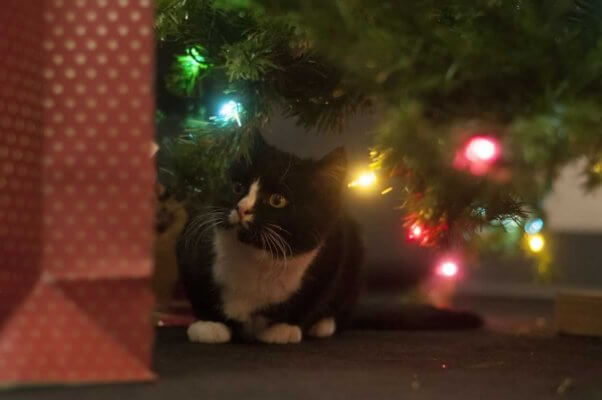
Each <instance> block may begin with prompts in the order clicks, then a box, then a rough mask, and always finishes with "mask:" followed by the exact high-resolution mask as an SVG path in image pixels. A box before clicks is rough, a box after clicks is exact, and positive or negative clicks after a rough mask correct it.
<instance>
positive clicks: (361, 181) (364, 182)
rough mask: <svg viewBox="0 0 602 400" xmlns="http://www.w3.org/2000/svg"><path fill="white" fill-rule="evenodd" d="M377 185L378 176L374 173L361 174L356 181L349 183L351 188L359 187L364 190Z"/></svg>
mask: <svg viewBox="0 0 602 400" xmlns="http://www.w3.org/2000/svg"><path fill="white" fill-rule="evenodd" d="M375 183H376V174H375V173H374V172H372V171H367V172H362V173H360V174H359V175H358V176H357V178H356V179H355V180H353V181H352V182H351V183H349V185H348V186H349V187H355V186H358V187H360V188H362V189H367V188H369V187H371V186H373V185H374V184H375Z"/></svg>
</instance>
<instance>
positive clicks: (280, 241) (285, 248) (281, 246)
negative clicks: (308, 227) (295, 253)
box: [264, 224, 292, 269]
mask: <svg viewBox="0 0 602 400" xmlns="http://www.w3.org/2000/svg"><path fill="white" fill-rule="evenodd" d="M269 225H272V226H276V227H278V226H277V225H274V224H266V225H265V226H264V229H265V232H266V233H267V235H268V236H269V237H270V238H271V240H272V241H273V242H274V244H275V246H276V247H277V248H278V250H279V252H280V253H281V254H282V258H283V259H284V267H285V269H286V267H287V265H288V258H287V255H292V248H291V246H290V245H289V244H288V242H287V241H286V240H285V239H284V238H283V237H282V235H281V234H279V233H278V232H276V231H275V230H274V229H273V228H271V227H270V226H269ZM278 228H280V227H278ZM283 230H284V229H283ZM275 261H276V260H275Z"/></svg>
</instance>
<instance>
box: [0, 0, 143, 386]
mask: <svg viewBox="0 0 602 400" xmlns="http://www.w3.org/2000/svg"><path fill="white" fill-rule="evenodd" d="M45 4H46V6H45V7H39V4H36V3H35V2H27V1H22V0H6V1H5V2H4V3H3V6H2V7H1V8H0V53H1V54H3V57H2V58H1V59H0V87H2V89H3V90H2V91H0V247H2V255H3V258H4V254H7V255H8V257H6V259H7V261H6V263H7V265H8V268H2V269H0V381H10V382H27V381H36V382H70V381H74V382H75V381H113V380H131V379H151V378H152V377H153V375H152V373H151V372H150V371H149V370H148V366H149V365H150V354H151V353H150V350H151V340H152V329H151V326H150V318H149V315H150V312H151V308H152V297H151V295H150V293H149V288H148V277H149V275H150V273H151V259H150V255H151V254H152V252H151V244H152V221H153V209H152V205H153V182H154V167H153V165H152V160H151V159H150V158H149V156H148V149H149V146H150V142H151V140H152V136H153V118H152V115H153V99H152V90H151V89H152V82H153V76H152V54H153V46H154V43H153V38H152V23H153V19H152V18H153V16H152V2H150V1H147V0H115V1H107V0H47V1H46V3H45ZM5 89H6V90H5ZM3 316H4V318H5V320H4V321H3V320H2V318H3Z"/></svg>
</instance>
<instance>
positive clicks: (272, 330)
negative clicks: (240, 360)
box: [257, 324, 303, 344]
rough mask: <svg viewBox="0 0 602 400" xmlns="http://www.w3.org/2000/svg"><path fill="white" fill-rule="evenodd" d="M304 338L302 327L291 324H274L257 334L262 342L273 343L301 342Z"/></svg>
mask: <svg viewBox="0 0 602 400" xmlns="http://www.w3.org/2000/svg"><path fill="white" fill-rule="evenodd" d="M302 338H303V333H302V332H301V328H299V327H298V326H297V325H289V324H274V325H272V326H270V327H269V328H267V329H265V330H263V331H262V332H260V333H259V335H257V339H258V340H259V341H260V342H264V343H273V344H287V343H299V342H300V341H301V339H302Z"/></svg>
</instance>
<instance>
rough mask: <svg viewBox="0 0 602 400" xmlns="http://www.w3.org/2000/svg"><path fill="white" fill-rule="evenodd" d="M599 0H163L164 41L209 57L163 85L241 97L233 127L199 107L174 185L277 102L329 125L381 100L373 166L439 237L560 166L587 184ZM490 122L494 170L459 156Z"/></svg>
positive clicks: (218, 162)
mask: <svg viewBox="0 0 602 400" xmlns="http://www.w3.org/2000/svg"><path fill="white" fill-rule="evenodd" d="M601 4H602V3H601V2H600V1H599V0H476V1H475V0H421V1H413V2H399V1H398V2H395V1H373V0H345V1H323V0H304V1H293V0H237V1H225V0H219V1H215V2H213V1H210V0H196V1H193V0H160V1H158V3H157V32H158V37H160V38H161V39H162V40H163V41H162V42H160V47H161V46H168V45H176V47H177V46H180V50H179V51H180V52H179V53H178V54H182V53H181V52H182V51H183V50H184V49H186V48H188V47H190V46H195V45H196V46H202V48H203V49H204V50H205V53H204V54H203V56H204V57H205V58H206V61H207V65H208V66H210V67H208V68H207V69H206V70H202V71H197V72H198V73H196V74H190V73H187V72H186V71H184V70H175V69H172V70H171V75H172V76H171V77H169V75H170V74H168V76H167V78H166V79H164V83H166V84H167V85H168V86H169V87H170V88H171V89H172V91H174V92H177V93H179V94H181V95H186V96H190V95H194V96H196V97H198V98H199V99H200V100H201V103H202V104H204V105H205V107H206V109H207V110H209V111H208V114H207V115H205V116H204V117H210V116H211V115H212V112H213V114H214V113H215V111H211V109H212V108H211V107H212V106H211V104H212V103H211V101H215V100H211V98H215V97H219V96H220V95H222V96H223V95H227V96H228V98H235V99H236V101H238V102H240V103H241V104H242V105H243V106H244V109H245V111H246V113H245V118H244V121H243V123H242V125H243V126H242V128H240V129H237V128H236V127H235V126H232V125H227V126H218V125H216V124H212V123H211V120H209V119H208V118H205V119H204V120H203V121H204V122H203V123H202V124H201V125H200V127H199V126H198V125H197V126H192V127H190V126H189V129H188V130H187V132H188V134H190V135H191V136H192V138H193V139H192V140H191V141H189V142H186V146H184V148H185V149H190V148H192V149H193V150H181V149H180V150H178V151H182V155H181V156H175V159H176V161H177V160H178V157H181V159H179V161H178V162H179V163H180V167H179V168H178V171H179V172H178V174H181V175H182V176H183V177H184V178H182V179H183V181H182V182H180V183H181V184H182V185H184V186H186V187H199V186H203V185H205V186H206V185H208V183H207V182H205V183H203V182H200V183H199V182H197V183H191V182H192V181H193V180H194V179H199V178H198V177H199V176H203V177H205V178H203V179H208V178H207V177H210V176H217V175H212V174H217V173H218V172H216V171H218V170H219V167H223V162H224V161H228V159H229V158H231V157H234V156H236V154H237V152H239V151H242V150H244V149H245V148H246V146H247V142H246V140H248V138H249V137H250V136H251V135H250V134H251V133H252V132H253V131H254V130H255V129H256V128H260V127H261V126H262V125H263V124H264V123H265V121H266V120H268V119H269V118H270V116H271V113H272V112H273V110H275V109H277V110H279V111H281V110H283V111H284V113H285V114H287V115H288V116H292V117H295V118H297V120H298V121H299V123H300V124H302V125H303V126H305V127H307V128H308V129H316V130H321V131H337V130H340V129H341V127H342V126H343V122H344V121H345V119H346V118H347V117H348V116H349V115H350V114H352V113H354V112H357V111H359V110H361V109H363V108H364V107H366V106H367V105H368V103H369V101H368V99H370V100H373V99H374V100H375V102H376V103H377V104H378V105H379V108H380V109H381V112H380V115H382V116H383V118H382V120H381V122H380V125H379V126H378V129H377V132H376V134H375V138H374V142H375V144H374V156H375V165H377V166H378V167H380V169H381V173H382V174H384V175H392V176H395V177H396V179H397V182H398V183H397V184H398V185H399V186H400V187H401V188H403V189H404V190H397V191H395V193H401V195H400V196H401V197H400V198H399V203H400V205H403V206H404V209H405V211H406V212H407V213H408V214H412V215H420V216H421V218H426V219H429V220H430V221H435V222H436V223H438V222H439V221H442V220H443V221H445V222H446V224H447V225H448V226H449V228H450V229H449V230H448V231H446V232H447V233H446V234H447V236H448V237H447V238H443V240H444V241H445V242H447V241H448V240H452V239H453V238H454V237H462V238H463V237H465V233H466V232H470V231H475V230H480V229H482V228H483V227H484V226H490V225H491V224H492V223H493V222H495V221H501V220H504V219H506V218H508V217H511V216H524V214H525V212H526V207H525V204H528V205H529V209H533V210H538V208H539V204H540V201H541V199H542V196H543V195H544V194H545V193H546V192H547V191H548V190H549V188H550V185H551V182H552V181H553V179H554V178H555V177H556V176H557V174H558V172H559V170H560V168H561V167H563V166H564V165H566V164H567V163H569V162H572V161H574V160H576V159H579V158H580V157H585V158H586V159H587V160H588V163H587V168H586V171H584V172H585V173H586V175H587V177H588V185H589V186H590V187H594V186H595V185H598V184H600V183H601V181H602V178H601V176H602V172H600V170H601V169H602V167H601V165H602V164H600V163H601V161H600V160H602V114H600V110H601V109H602V96H600V93H601V92H602V5H601ZM177 61H181V60H177ZM170 62H171V60H170ZM179 64H180V67H179V68H181V65H182V63H181V62H180V63H179ZM174 88H179V89H176V90H174ZM213 109H215V106H213ZM483 133H486V134H489V135H493V136H495V137H497V138H498V139H499V140H500V143H502V144H503V148H504V153H503V158H502V159H501V160H500V162H499V163H498V165H497V166H496V168H495V169H494V170H493V171H492V172H491V173H489V174H486V175H483V176H474V175H471V174H470V173H468V172H466V171H464V170H459V169H457V168H454V167H453V166H454V160H455V157H456V155H457V153H458V151H459V149H461V147H462V145H463V143H465V142H466V141H467V140H468V139H469V138H470V137H471V136H472V135H476V134H483ZM230 141H232V142H230ZM189 146H192V147H189ZM219 146H226V147H227V146H233V147H231V148H228V149H227V150H220V151H217V149H218V147H219ZM237 146H238V147H237ZM208 149H211V151H209V150H208ZM233 149H236V150H233ZM220 157H223V158H220ZM203 190H205V189H203ZM477 209H484V210H485V212H484V213H475V210H477Z"/></svg>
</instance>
